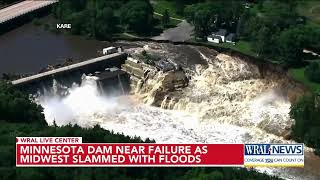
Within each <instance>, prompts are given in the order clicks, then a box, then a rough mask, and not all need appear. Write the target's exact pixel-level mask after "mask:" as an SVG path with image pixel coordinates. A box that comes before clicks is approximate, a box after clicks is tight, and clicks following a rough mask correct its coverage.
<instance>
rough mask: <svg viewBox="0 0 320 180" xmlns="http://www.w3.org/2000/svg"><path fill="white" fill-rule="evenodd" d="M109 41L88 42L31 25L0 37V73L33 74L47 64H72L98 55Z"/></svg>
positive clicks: (77, 37)
mask: <svg viewBox="0 0 320 180" xmlns="http://www.w3.org/2000/svg"><path fill="white" fill-rule="evenodd" d="M110 45H111V43H109V42H101V41H96V40H88V39H85V38H82V37H79V36H72V35H65V34H62V33H59V34H55V33H51V32H49V31H45V30H44V29H43V27H42V26H34V25H33V24H32V23H29V24H26V25H23V26H21V27H18V28H16V29H14V30H12V31H10V32H7V33H5V34H3V35H1V36H0V74H2V73H17V74H33V73H37V72H39V71H40V70H41V69H43V68H45V67H46V66H47V65H56V64H59V63H63V62H64V61H65V60H66V59H67V58H72V60H73V61H74V62H76V61H81V60H86V59H90V58H94V57H98V56H100V55H101V54H100V53H101V52H100V53H99V51H101V50H102V49H103V48H104V47H108V46H110Z"/></svg>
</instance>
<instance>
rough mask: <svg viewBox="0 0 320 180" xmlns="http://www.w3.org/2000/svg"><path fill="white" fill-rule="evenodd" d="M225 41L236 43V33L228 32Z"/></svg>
mask: <svg viewBox="0 0 320 180" xmlns="http://www.w3.org/2000/svg"><path fill="white" fill-rule="evenodd" d="M226 42H227V43H231V44H233V45H235V44H236V34H234V33H230V34H229V35H228V36H227V37H226Z"/></svg>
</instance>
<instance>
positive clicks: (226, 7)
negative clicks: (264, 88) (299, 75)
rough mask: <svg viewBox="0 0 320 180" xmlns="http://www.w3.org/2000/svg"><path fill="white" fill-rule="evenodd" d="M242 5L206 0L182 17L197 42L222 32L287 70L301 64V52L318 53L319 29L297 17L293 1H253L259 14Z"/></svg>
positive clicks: (194, 5)
mask: <svg viewBox="0 0 320 180" xmlns="http://www.w3.org/2000/svg"><path fill="white" fill-rule="evenodd" d="M245 2H246V1H235V0H230V1H220V0H217V1H210V0H207V1H203V2H200V3H195V4H193V5H188V6H186V8H185V10H184V16H185V17H186V19H187V20H188V21H189V22H191V23H192V24H193V25H194V26H195V35H196V37H197V38H200V39H203V40H205V39H206V37H207V36H208V35H209V34H211V33H212V32H214V31H217V30H218V29H220V28H224V29H227V30H228V31H229V32H234V33H237V35H238V39H243V40H246V41H249V42H251V44H252V49H253V51H254V52H255V53H256V55H257V56H259V57H261V58H264V59H269V60H273V61H278V62H280V63H282V64H284V65H286V66H299V65H301V64H303V49H310V50H314V51H319V49H320V29H319V28H316V27H315V26H314V25H310V24H306V23H305V18H304V17H301V16H299V15H298V13H297V10H296V7H297V1H296V0H292V1H289V0H281V1H276V0H269V1H264V0H260V1H253V2H255V3H256V4H257V8H256V9H258V10H252V7H251V8H245V6H244V3H245Z"/></svg>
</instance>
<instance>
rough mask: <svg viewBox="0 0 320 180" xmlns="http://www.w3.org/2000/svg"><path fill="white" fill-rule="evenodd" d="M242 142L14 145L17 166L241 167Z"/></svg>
mask: <svg viewBox="0 0 320 180" xmlns="http://www.w3.org/2000/svg"><path fill="white" fill-rule="evenodd" d="M243 163H244V145H243V144H108V143H104V144H92V143H83V144H19V143H17V144H16V165H17V166H39V167H40V166H243Z"/></svg>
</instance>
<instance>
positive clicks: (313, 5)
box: [297, 0, 320, 24]
mask: <svg viewBox="0 0 320 180" xmlns="http://www.w3.org/2000/svg"><path fill="white" fill-rule="evenodd" d="M297 11H298V13H299V14H300V15H302V16H305V17H307V18H308V19H310V20H311V21H313V22H315V23H318V24H320V1H318V0H308V1H299V3H298V6H297Z"/></svg>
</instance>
